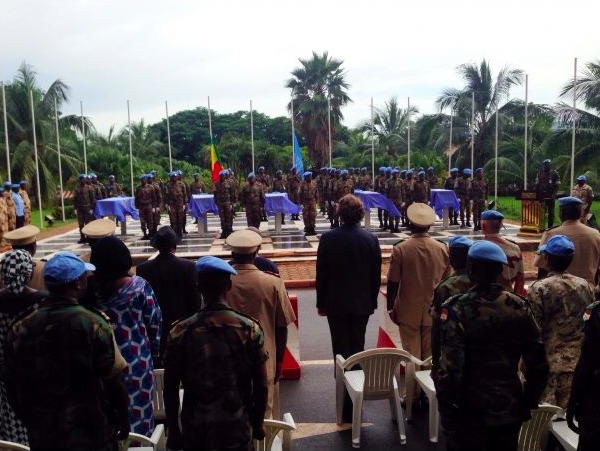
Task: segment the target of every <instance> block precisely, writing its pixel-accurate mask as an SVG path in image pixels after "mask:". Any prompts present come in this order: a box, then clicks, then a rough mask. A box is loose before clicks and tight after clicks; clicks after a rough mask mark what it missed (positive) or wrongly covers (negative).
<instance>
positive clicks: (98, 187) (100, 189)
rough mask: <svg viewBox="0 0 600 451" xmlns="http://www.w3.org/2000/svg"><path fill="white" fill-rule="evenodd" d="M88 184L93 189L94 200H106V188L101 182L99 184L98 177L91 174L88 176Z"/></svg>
mask: <svg viewBox="0 0 600 451" xmlns="http://www.w3.org/2000/svg"><path fill="white" fill-rule="evenodd" d="M90 183H91V185H92V188H93V189H94V196H96V200H100V199H106V197H107V196H106V187H105V186H104V184H103V183H102V182H100V180H98V176H97V175H96V174H95V173H93V172H92V173H91V174H90Z"/></svg>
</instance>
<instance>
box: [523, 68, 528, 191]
mask: <svg viewBox="0 0 600 451" xmlns="http://www.w3.org/2000/svg"><path fill="white" fill-rule="evenodd" d="M528 107H529V74H525V144H524V146H525V148H524V149H523V190H524V191H527V147H528V146H527V144H528V142H527V139H528V138H527V135H528V132H529V130H528V127H529V124H528V115H529V113H528Z"/></svg>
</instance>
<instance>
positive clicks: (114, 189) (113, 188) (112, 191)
mask: <svg viewBox="0 0 600 451" xmlns="http://www.w3.org/2000/svg"><path fill="white" fill-rule="evenodd" d="M122 193H123V190H122V189H121V185H119V184H118V183H117V181H116V180H115V176H114V175H112V174H111V175H109V176H108V185H106V196H107V197H109V198H110V197H118V196H120V195H121V194H122Z"/></svg>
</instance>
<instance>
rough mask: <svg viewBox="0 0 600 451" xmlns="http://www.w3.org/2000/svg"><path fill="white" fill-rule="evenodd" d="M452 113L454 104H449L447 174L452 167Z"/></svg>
mask: <svg viewBox="0 0 600 451" xmlns="http://www.w3.org/2000/svg"><path fill="white" fill-rule="evenodd" d="M453 115H454V105H451V106H450V136H449V137H448V142H449V144H448V174H450V169H452V119H453Z"/></svg>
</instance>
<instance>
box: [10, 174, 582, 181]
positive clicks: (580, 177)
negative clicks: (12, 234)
mask: <svg viewBox="0 0 600 451" xmlns="http://www.w3.org/2000/svg"><path fill="white" fill-rule="evenodd" d="M577 181H578V182H587V177H586V176H585V175H579V176H577ZM21 183H23V182H21Z"/></svg>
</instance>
